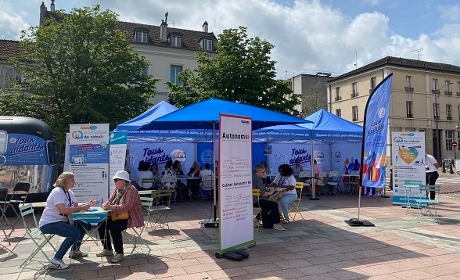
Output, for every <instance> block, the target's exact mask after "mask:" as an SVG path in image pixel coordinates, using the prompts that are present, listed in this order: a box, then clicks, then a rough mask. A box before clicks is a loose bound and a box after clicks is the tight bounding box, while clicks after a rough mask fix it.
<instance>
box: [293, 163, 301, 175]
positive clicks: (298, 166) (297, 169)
mask: <svg viewBox="0 0 460 280" xmlns="http://www.w3.org/2000/svg"><path fill="white" fill-rule="evenodd" d="M302 171H303V166H302V165H301V164H300V159H296V160H295V165H294V166H293V167H292V172H293V173H297V174H298V173H300V172H302Z"/></svg>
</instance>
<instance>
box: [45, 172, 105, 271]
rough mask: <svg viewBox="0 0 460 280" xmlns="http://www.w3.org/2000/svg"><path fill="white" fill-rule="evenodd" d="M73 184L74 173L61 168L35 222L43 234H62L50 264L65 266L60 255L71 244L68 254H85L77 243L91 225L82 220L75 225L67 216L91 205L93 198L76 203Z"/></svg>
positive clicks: (81, 255)
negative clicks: (40, 214) (86, 201)
mask: <svg viewBox="0 0 460 280" xmlns="http://www.w3.org/2000/svg"><path fill="white" fill-rule="evenodd" d="M74 184H75V177H74V174H73V173H72V172H63V173H62V174H61V175H59V177H58V179H57V180H56V183H54V185H53V187H54V189H53V190H52V191H51V193H50V194H49V195H48V198H47V199H46V205H45V210H44V211H43V214H42V216H41V218H40V222H39V223H38V226H39V227H40V230H41V232H43V233H44V234H56V235H59V236H62V237H65V239H64V241H63V242H62V244H61V246H60V247H59V249H58V250H57V251H56V254H55V255H54V258H53V259H52V260H51V261H50V264H49V267H50V268H55V269H66V268H68V267H69V265H68V264H66V263H64V261H63V260H62V258H63V257H64V255H65V253H66V252H67V250H69V248H70V247H72V251H71V252H70V254H69V258H81V257H86V256H87V255H88V254H87V253H83V252H81V251H80V245H81V241H82V239H83V237H84V236H85V233H86V231H87V230H89V228H90V225H89V224H88V223H87V222H85V221H82V220H77V221H75V226H74V225H71V224H69V216H70V215H71V214H72V213H75V212H80V211H88V209H89V207H92V206H94V204H95V203H96V201H95V200H94V199H92V200H90V201H89V202H88V203H86V204H80V203H78V202H77V199H76V198H75V195H74V193H73V191H72V190H71V189H72V188H73V187H74Z"/></svg>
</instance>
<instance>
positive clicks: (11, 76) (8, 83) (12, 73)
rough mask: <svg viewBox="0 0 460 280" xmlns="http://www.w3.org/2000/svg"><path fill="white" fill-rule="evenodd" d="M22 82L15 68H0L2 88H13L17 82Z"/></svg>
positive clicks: (0, 84)
mask: <svg viewBox="0 0 460 280" xmlns="http://www.w3.org/2000/svg"><path fill="white" fill-rule="evenodd" d="M18 81H21V75H19V74H18V73H17V71H16V68H14V67H8V66H4V67H0V88H12V87H13V85H14V83H15V82H18Z"/></svg>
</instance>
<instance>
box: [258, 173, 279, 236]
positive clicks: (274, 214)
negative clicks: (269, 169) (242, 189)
mask: <svg viewBox="0 0 460 280" xmlns="http://www.w3.org/2000/svg"><path fill="white" fill-rule="evenodd" d="M264 173H265V167H263V166H262V165H260V164H258V165H256V166H255V167H254V174H252V188H253V189H259V190H260V198H259V200H257V198H256V197H253V203H254V207H259V206H260V208H262V212H261V213H259V214H260V218H261V219H262V222H263V221H266V224H264V228H268V227H269V225H268V223H270V224H272V225H273V229H276V230H284V227H282V226H281V225H280V212H279V209H278V203H276V202H275V201H270V200H268V198H269V197H270V196H271V195H272V194H273V193H274V192H275V188H270V190H269V191H265V190H266V189H265V184H264V182H263V181H262V176H264ZM254 219H256V218H254ZM255 222H259V221H258V220H257V221H255ZM270 227H271V225H270Z"/></svg>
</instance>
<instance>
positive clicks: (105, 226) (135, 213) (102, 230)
mask: <svg viewBox="0 0 460 280" xmlns="http://www.w3.org/2000/svg"><path fill="white" fill-rule="evenodd" d="M113 181H114V183H115V190H114V191H113V193H112V195H111V196H110V198H109V200H107V201H106V202H104V203H103V204H102V208H103V209H105V210H110V211H111V213H114V214H115V215H119V214H122V213H125V212H128V213H129V217H128V218H127V219H119V220H116V221H112V219H111V217H110V216H112V215H110V216H109V217H108V218H107V219H106V220H105V221H103V222H101V223H100V224H99V228H98V231H99V236H100V238H101V239H102V246H103V247H104V250H103V251H102V252H101V253H99V254H96V256H98V257H103V256H111V255H113V250H112V242H111V241H110V237H112V240H113V247H114V248H115V255H114V256H113V258H112V260H111V262H112V263H116V262H119V261H121V260H122V259H123V258H124V252H123V237H122V235H121V232H122V231H124V230H125V229H127V228H132V227H142V226H143V225H144V217H143V213H142V204H141V199H140V197H139V193H138V192H137V190H136V188H135V187H134V186H133V185H131V183H130V180H129V174H128V172H126V171H124V170H120V171H117V173H115V176H113ZM109 232H110V235H109Z"/></svg>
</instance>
